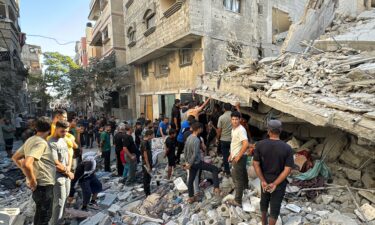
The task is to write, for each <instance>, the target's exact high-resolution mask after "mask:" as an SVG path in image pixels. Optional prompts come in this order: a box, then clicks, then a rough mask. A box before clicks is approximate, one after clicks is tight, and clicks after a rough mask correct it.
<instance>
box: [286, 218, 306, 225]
mask: <svg viewBox="0 0 375 225" xmlns="http://www.w3.org/2000/svg"><path fill="white" fill-rule="evenodd" d="M301 223H302V217H301V216H292V217H290V218H288V220H287V221H286V223H285V225H300V224H301Z"/></svg>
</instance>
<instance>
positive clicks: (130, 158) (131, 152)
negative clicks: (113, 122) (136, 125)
mask: <svg viewBox="0 0 375 225" xmlns="http://www.w3.org/2000/svg"><path fill="white" fill-rule="evenodd" d="M125 131H126V134H125V137H124V141H123V146H124V147H123V148H124V150H125V161H126V163H129V176H128V180H127V183H129V184H131V183H134V182H135V172H136V169H137V155H136V152H137V148H136V146H135V142H134V139H133V137H132V136H131V133H132V128H131V127H130V126H129V125H127V126H126V127H125Z"/></svg>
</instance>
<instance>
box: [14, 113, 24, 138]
mask: <svg viewBox="0 0 375 225" xmlns="http://www.w3.org/2000/svg"><path fill="white" fill-rule="evenodd" d="M15 122H16V124H15V127H16V133H15V135H16V139H17V140H19V139H20V137H21V134H22V122H23V119H22V114H18V116H17V117H16V119H15Z"/></svg>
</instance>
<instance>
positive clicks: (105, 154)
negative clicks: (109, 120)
mask: <svg viewBox="0 0 375 225" xmlns="http://www.w3.org/2000/svg"><path fill="white" fill-rule="evenodd" d="M110 133H111V125H109V124H108V125H106V126H105V131H103V132H102V133H101V134H100V148H101V150H102V158H104V171H105V172H111V137H110Z"/></svg>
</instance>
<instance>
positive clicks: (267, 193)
mask: <svg viewBox="0 0 375 225" xmlns="http://www.w3.org/2000/svg"><path fill="white" fill-rule="evenodd" d="M281 125H282V124H281V122H280V121H278V120H270V121H269V122H268V135H269V139H266V140H263V141H260V142H258V143H257V144H256V147H255V151H254V168H255V171H256V173H257V175H258V177H259V179H260V180H261V188H262V193H261V200H260V210H261V212H262V225H266V224H269V225H275V224H276V221H277V218H278V216H279V214H280V207H281V202H282V200H283V198H284V194H285V189H286V185H287V180H286V178H287V176H288V175H289V174H290V171H291V170H292V167H293V165H294V160H293V151H292V149H291V147H290V146H289V145H287V144H286V143H284V142H283V141H281V140H280V133H281ZM269 205H270V207H271V210H270V218H269V222H268V223H267V219H268V218H267V212H268V206H269Z"/></svg>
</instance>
